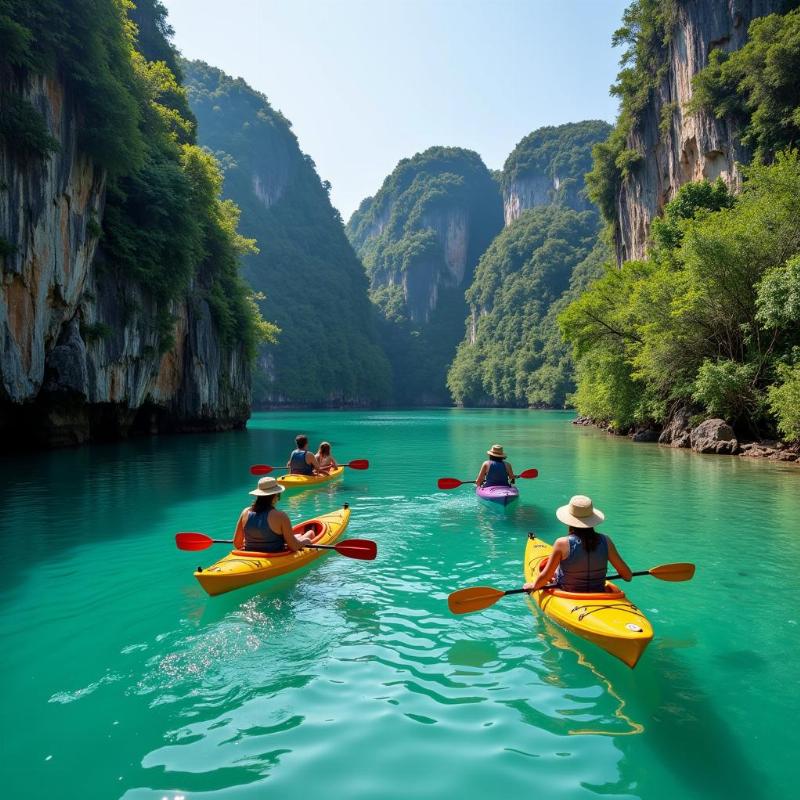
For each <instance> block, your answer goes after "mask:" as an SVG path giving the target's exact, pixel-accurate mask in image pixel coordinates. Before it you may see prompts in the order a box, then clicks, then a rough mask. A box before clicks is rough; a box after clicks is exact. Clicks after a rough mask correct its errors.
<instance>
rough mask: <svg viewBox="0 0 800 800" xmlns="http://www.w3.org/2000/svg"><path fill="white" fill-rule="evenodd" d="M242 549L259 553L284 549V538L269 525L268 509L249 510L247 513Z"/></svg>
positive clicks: (278, 551) (276, 551)
mask: <svg viewBox="0 0 800 800" xmlns="http://www.w3.org/2000/svg"><path fill="white" fill-rule="evenodd" d="M270 510H272V509H270ZM242 549H243V550H255V551H256V552H259V553H280V552H281V551H282V550H285V549H286V540H285V539H284V538H283V536H281V534H279V533H275V531H274V530H272V528H271V527H270V524H269V511H250V512H249V513H248V514H247V522H245V524H244V547H243V548H242Z"/></svg>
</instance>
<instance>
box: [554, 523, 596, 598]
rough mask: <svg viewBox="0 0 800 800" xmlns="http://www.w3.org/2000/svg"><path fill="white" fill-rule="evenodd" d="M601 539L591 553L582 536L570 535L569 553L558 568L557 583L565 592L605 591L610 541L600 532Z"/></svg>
mask: <svg viewBox="0 0 800 800" xmlns="http://www.w3.org/2000/svg"><path fill="white" fill-rule="evenodd" d="M598 536H599V537H600V541H599V542H598V543H597V547H595V549H594V550H592V552H591V553H590V552H589V551H588V550H587V549H586V548H585V547H584V546H583V542H581V539H580V536H576V535H575V534H574V533H571V534H570V535H569V555H568V556H567V557H566V558H562V559H561V562H560V563H559V565H558V569H557V570H556V576H555V578H556V583H557V584H558V586H559V588H561V589H563V590H564V591H565V592H604V591H605V588H606V572H607V571H608V541H607V540H606V537H605V536H603V534H602V533H599V534H598Z"/></svg>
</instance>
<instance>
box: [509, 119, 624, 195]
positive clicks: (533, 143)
mask: <svg viewBox="0 0 800 800" xmlns="http://www.w3.org/2000/svg"><path fill="white" fill-rule="evenodd" d="M610 132H611V126H610V125H609V124H608V123H607V122H603V121H602V120H584V121H583V122H570V123H568V124H566V125H558V126H548V127H544V128H539V129H537V130H535V131H533V132H532V133H529V134H528V135H527V136H526V137H524V138H523V139H522V140H521V141H520V142H519V144H517V146H516V147H515V148H514V149H513V150H512V151H511V154H510V155H509V157H508V158H507V159H506V163H505V165H504V166H503V172H502V183H503V185H504V186H508V185H509V184H511V183H513V182H514V181H516V180H518V179H520V178H538V177H543V178H547V179H548V180H549V181H553V180H554V179H556V178H558V182H559V187H558V193H557V196H555V197H554V198H553V199H554V201H555V200H557V199H558V197H567V198H576V197H577V196H578V195H579V193H580V192H581V191H582V190H583V183H584V175H585V174H586V173H587V172H588V171H589V170H590V169H591V168H592V146H593V145H595V144H597V143H599V142H602V141H604V140H605V139H606V138H607V137H608V135H609V133H610Z"/></svg>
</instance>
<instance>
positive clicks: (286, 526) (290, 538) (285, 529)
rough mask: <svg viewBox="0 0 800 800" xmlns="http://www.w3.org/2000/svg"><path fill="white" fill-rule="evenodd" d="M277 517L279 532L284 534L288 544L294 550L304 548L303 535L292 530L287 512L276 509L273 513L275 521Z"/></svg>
mask: <svg viewBox="0 0 800 800" xmlns="http://www.w3.org/2000/svg"><path fill="white" fill-rule="evenodd" d="M276 518H277V523H278V532H279V533H280V534H282V535H283V540H284V541H285V542H286V546H287V547H288V548H289V549H290V550H291V551H293V552H295V553H296V552H297V551H298V550H302V549H303V541H301V540H302V539H303V537H302V536H301V537H299V539H298V537H297V536H295V535H294V531H293V530H292V523H291V521H290V520H289V517H288V515H287V514H285V513H284V512H283V511H277V510H276V511H275V512H274V514H272V520H270V521H274V520H276Z"/></svg>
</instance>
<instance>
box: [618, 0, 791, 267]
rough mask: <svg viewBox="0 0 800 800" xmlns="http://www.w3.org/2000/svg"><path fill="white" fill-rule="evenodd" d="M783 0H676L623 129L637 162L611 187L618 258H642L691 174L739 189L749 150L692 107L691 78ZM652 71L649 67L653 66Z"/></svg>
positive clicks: (726, 125) (721, 122) (724, 122)
mask: <svg viewBox="0 0 800 800" xmlns="http://www.w3.org/2000/svg"><path fill="white" fill-rule="evenodd" d="M785 6H786V3H785V2H784V0H675V2H673V3H672V4H671V6H670V13H669V15H668V17H667V23H666V29H665V34H666V35H665V40H666V45H665V46H664V50H663V53H662V55H661V59H660V60H661V65H660V69H659V70H658V71H657V72H656V73H655V74H653V75H652V77H653V80H654V85H653V87H652V89H651V91H650V94H649V98H648V100H647V102H646V104H645V105H644V107H643V108H642V109H641V111H640V112H639V113H638V115H637V117H636V119H635V121H634V124H633V125H632V126H631V127H630V129H629V130H628V131H626V134H625V147H626V148H627V150H629V151H631V152H635V153H636V154H637V155H636V157H635V162H634V163H633V164H632V166H631V167H630V169H629V170H627V174H626V175H625V176H624V177H623V178H622V180H620V182H619V184H618V186H617V188H616V192H615V200H614V202H615V206H616V208H615V212H614V216H615V218H616V221H615V229H616V230H615V240H616V254H617V260H618V262H619V263H622V262H623V261H626V260H629V259H635V258H641V257H642V256H643V255H644V254H645V251H646V248H647V237H648V234H649V230H650V223H651V222H652V220H653V218H654V217H656V216H658V215H659V214H660V213H661V212H662V210H663V208H664V206H665V204H666V203H667V202H669V201H670V200H671V199H672V198H673V197H674V196H675V194H676V193H677V191H678V189H679V188H680V187H681V186H682V185H683V184H685V183H687V182H689V181H696V180H700V179H702V178H708V179H710V180H715V179H716V178H717V177H721V178H722V179H723V180H724V181H725V182H726V183H727V184H728V185H729V186H731V187H734V188H738V184H739V181H740V176H739V172H738V169H737V162H741V163H747V162H748V161H749V159H750V155H751V154H750V153H749V152H748V151H747V150H746V148H744V147H743V146H742V145H741V143H740V142H739V141H738V139H737V137H736V131H735V126H734V124H733V122H732V120H730V119H728V118H725V117H722V118H717V117H715V116H714V115H713V114H711V113H710V112H708V111H704V110H700V111H695V112H693V113H692V112H690V111H689V109H688V107H687V106H688V103H689V101H690V100H691V98H692V79H693V78H694V76H695V75H696V74H697V73H698V72H699V71H700V70H701V69H703V67H705V66H706V65H707V64H708V56H709V53H710V52H711V50H713V49H715V48H722V49H724V50H727V51H732V50H737V49H739V48H740V47H741V46H742V45H743V44H744V43H745V42H746V41H747V29H748V25H749V24H750V22H751V21H752V20H753V19H754V18H756V17H760V16H763V15H766V14H771V13H773V12H777V11H782V10H784V7H785ZM651 72H652V70H651Z"/></svg>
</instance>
